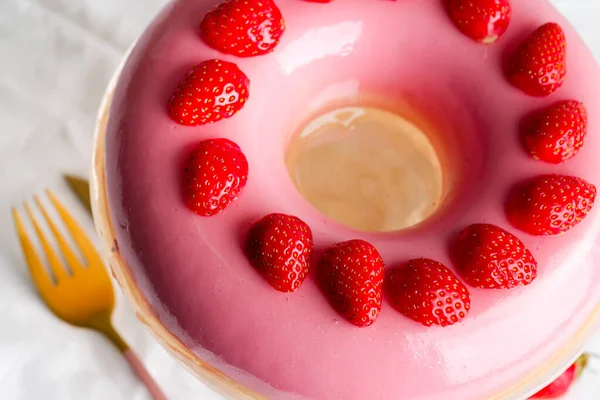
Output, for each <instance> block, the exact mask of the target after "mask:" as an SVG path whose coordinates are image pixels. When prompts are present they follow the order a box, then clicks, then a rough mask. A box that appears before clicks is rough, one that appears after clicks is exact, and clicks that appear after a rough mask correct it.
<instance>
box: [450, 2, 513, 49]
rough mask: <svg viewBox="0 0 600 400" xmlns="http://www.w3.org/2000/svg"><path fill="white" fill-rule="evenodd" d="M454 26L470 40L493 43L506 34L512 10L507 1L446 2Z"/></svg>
mask: <svg viewBox="0 0 600 400" xmlns="http://www.w3.org/2000/svg"><path fill="white" fill-rule="evenodd" d="M447 9H448V14H449V15H450V19H451V20H452V22H454V25H456V27H457V28H458V29H459V30H460V31H461V32H462V33H464V34H465V35H467V36H468V37H470V38H471V39H473V40H475V41H478V42H481V43H494V42H495V41H496V40H498V39H499V38H500V36H502V35H503V34H504V32H506V29H507V28H508V24H509V23H510V16H511V14H512V8H511V6H510V1H509V0H447Z"/></svg>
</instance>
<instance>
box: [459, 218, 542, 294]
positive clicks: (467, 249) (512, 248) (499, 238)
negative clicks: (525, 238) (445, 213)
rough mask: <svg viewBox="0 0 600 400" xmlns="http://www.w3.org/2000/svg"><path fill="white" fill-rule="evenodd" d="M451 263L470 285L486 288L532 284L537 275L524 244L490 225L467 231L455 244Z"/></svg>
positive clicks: (477, 226) (535, 263)
mask: <svg viewBox="0 0 600 400" xmlns="http://www.w3.org/2000/svg"><path fill="white" fill-rule="evenodd" d="M452 261H453V262H454V265H455V266H456V269H457V270H458V271H459V272H460V274H461V275H462V276H463V278H464V279H465V280H466V281H467V283H468V284H469V285H471V286H474V287H478V288H484V289H510V288H512V287H515V286H518V285H529V284H530V283H531V282H532V281H533V280H534V279H535V277H536V275H537V262H536V261H535V259H534V258H533V256H532V255H531V253H530V252H529V250H528V249H527V248H526V247H525V245H524V244H523V242H521V241H520V240H519V239H518V238H517V237H516V236H514V235H512V234H511V233H509V232H507V231H505V230H504V229H502V228H500V227H497V226H495V225H491V224H474V225H471V226H469V227H467V228H465V229H464V230H463V231H462V232H461V233H460V234H459V235H458V238H457V239H456V241H455V242H454V243H453V245H452Z"/></svg>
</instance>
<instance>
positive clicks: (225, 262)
mask: <svg viewBox="0 0 600 400" xmlns="http://www.w3.org/2000/svg"><path fill="white" fill-rule="evenodd" d="M215 3H216V1H213V0H206V1H198V0H180V1H178V2H176V3H173V5H171V6H168V7H167V8H166V9H165V11H164V12H163V13H162V15H161V16H160V17H159V18H158V19H157V20H156V21H155V22H154V23H153V25H152V26H151V27H150V28H149V30H148V31H147V32H146V33H145V34H144V35H143V37H142V38H141V39H140V41H139V42H138V45H137V46H136V48H135V49H134V51H133V53H132V54H131V57H130V59H129V62H128V63H127V65H126V66H125V69H124V71H123V73H122V75H121V80H120V83H119V85H118V87H117V90H116V92H115V97H114V102H113V105H112V109H111V115H110V120H109V126H108V131H107V139H106V140H107V141H106V145H107V149H106V162H107V169H106V173H107V184H108V195H109V202H110V208H111V212H112V216H113V219H114V221H113V222H114V226H115V228H116V235H117V240H118V248H119V251H120V253H121V254H122V256H123V258H124V259H125V260H126V261H127V263H128V265H129V267H130V269H131V271H132V273H133V275H134V276H135V278H136V280H137V283H138V285H139V287H140V289H141V290H142V291H143V292H144V293H145V295H146V297H147V299H148V301H149V302H150V303H151V305H152V306H153V307H154V309H155V311H156V312H157V313H158V315H159V316H160V318H161V320H162V321H163V323H164V324H165V325H166V326H167V327H169V329H170V330H171V331H172V332H174V333H175V334H176V335H178V336H179V337H180V338H181V339H182V340H183V341H184V342H185V343H186V344H187V345H188V346H189V347H190V348H191V349H192V350H194V352H195V353H196V354H198V355H199V356H200V357H201V358H202V359H204V360H205V361H207V362H209V363H211V364H213V365H214V366H215V367H217V368H220V369H221V370H222V371H223V372H225V373H227V374H228V375H230V376H231V377H232V378H234V379H236V380H238V381H239V382H240V383H242V384H244V385H246V386H248V387H250V388H251V389H253V390H255V391H257V392H259V393H261V394H263V395H266V396H269V397H270V398H275V399H288V398H297V397H298V395H300V396H302V397H305V398H314V399H345V400H346V399H348V400H352V399H365V398H378V399H397V398H410V399H432V400H433V399H471V398H473V399H480V398H485V397H488V396H492V395H494V394H497V393H498V392H502V391H503V390H504V389H506V387H509V386H512V385H515V384H517V383H519V382H520V381H521V379H522V378H523V376H525V375H526V374H527V373H529V372H531V371H533V370H534V369H535V367H536V366H538V365H539V364H541V363H544V362H546V361H547V360H548V358H549V357H550V356H551V355H552V354H554V353H556V352H557V351H558V350H559V349H560V348H561V347H562V346H563V345H564V344H565V342H566V341H567V339H568V338H570V337H571V336H572V335H573V334H574V333H575V331H577V329H578V328H579V327H580V326H581V324H582V323H583V322H584V321H585V319H586V318H587V316H588V315H589V314H590V312H591V311H592V309H593V308H594V306H595V305H596V304H597V302H598V300H599V299H600V293H598V291H597V290H596V286H595V284H594V282H597V281H598V279H600V267H599V266H598V264H597V263H594V262H593V261H594V259H596V260H597V256H598V254H597V249H596V246H597V243H598V236H599V232H600V215H598V212H597V209H595V210H593V211H592V212H591V214H590V215H589V217H588V218H587V219H586V220H585V221H584V222H583V223H582V224H580V225H579V226H577V227H576V228H574V229H573V230H572V231H570V232H569V233H568V234H566V235H563V236H560V237H556V238H536V237H532V236H528V235H525V234H520V233H519V232H516V231H515V230H514V229H512V228H509V225H508V222H507V221H506V218H505V216H504V214H503V212H502V202H503V200H504V198H505V195H506V193H507V191H508V189H509V187H510V186H511V185H512V184H514V183H515V182H517V181H518V180H520V179H522V178H525V177H529V176H532V175H535V174H538V173H549V172H557V173H566V174H574V175H578V176H580V177H582V178H584V179H587V180H588V181H590V182H592V183H594V184H596V185H598V184H600V159H599V158H598V157H597V152H598V150H599V149H600V137H599V136H598V135H597V131H598V129H599V128H600V125H599V123H598V122H597V121H598V120H597V119H596V118H595V117H594V116H595V115H598V113H599V112H600V76H599V74H598V72H599V71H598V68H597V66H596V64H595V63H594V61H593V59H592V57H591V55H590V54H589V53H588V51H587V49H586V48H585V46H584V45H583V43H582V42H581V41H580V40H579V38H578V37H577V36H576V33H575V32H574V31H573V29H572V28H571V26H570V25H569V24H568V23H567V22H566V21H564V19H563V18H561V17H560V16H559V15H558V14H557V12H556V11H555V10H554V9H553V8H552V7H551V6H550V5H549V4H548V3H546V1H545V0H521V1H519V2H513V3H514V4H513V7H514V14H513V21H512V25H511V27H510V28H509V30H508V32H507V34H506V36H505V37H503V39H501V40H500V41H499V42H498V43H496V44H495V45H493V46H491V47H490V46H482V45H478V44H475V43H473V42H472V41H470V40H469V39H468V38H465V37H464V36H462V35H461V34H460V33H459V32H458V31H457V30H456V29H455V28H454V26H453V25H452V24H451V23H450V22H449V20H448V19H447V17H446V16H445V14H444V12H443V9H442V8H441V6H440V3H439V2H438V1H437V0H426V1H398V2H386V1H375V0H374V1H372V2H367V1H365V0H343V1H342V0H339V1H334V2H332V3H329V4H316V3H308V2H302V1H296V0H279V1H278V4H279V6H280V8H281V10H282V12H283V15H284V18H285V19H286V22H287V30H286V33H285V34H284V36H283V38H282V41H281V43H280V45H279V47H278V48H277V49H276V50H275V52H274V53H272V54H270V55H268V56H263V57H258V58H253V59H247V60H239V59H235V58H234V57H228V56H223V55H221V54H219V53H217V52H215V51H213V50H211V49H209V48H207V47H206V46H205V45H204V44H203V43H202V42H201V41H200V40H199V38H198V34H197V26H198V24H199V22H200V21H201V19H202V16H203V14H204V13H205V12H206V11H207V10H208V9H210V8H211V7H212V6H213V5H214V4H215ZM548 21H557V22H560V23H561V25H562V26H563V28H564V29H565V31H566V35H567V41H568V46H569V50H568V51H569V53H568V63H567V66H568V70H569V72H568V75H567V79H566V82H565V85H564V87H563V88H562V89H561V90H559V91H558V92H557V93H556V94H555V95H553V96H551V97H550V98H548V99H543V100H540V99H534V98H530V97H527V96H525V95H523V94H522V93H521V92H519V91H518V90H516V89H514V88H513V87H511V86H510V85H509V84H508V83H507V82H506V80H505V79H504V77H503V75H502V69H501V62H502V60H503V59H504V58H505V56H506V54H507V53H508V52H510V50H511V49H512V48H514V46H515V44H516V43H517V42H518V40H519V39H520V38H522V37H524V36H525V35H526V34H527V33H529V32H530V31H532V30H533V29H534V28H535V27H537V26H538V25H540V24H542V23H544V22H548ZM432 27H434V28H432ZM390 32H393V33H394V34H393V35H392V34H390ZM215 57H222V58H224V59H226V60H229V61H235V62H236V63H237V64H238V65H239V67H240V68H241V69H242V70H243V71H244V72H245V73H246V74H247V75H248V76H249V78H250V80H251V85H250V100H249V102H248V103H247V105H246V106H245V108H244V109H243V110H242V111H241V112H239V113H238V114H237V115H236V116H234V117H233V118H231V119H229V120H227V121H222V122H221V123H219V124H215V125H210V126H203V127H197V128H188V127H182V126H178V125H176V124H175V123H173V122H172V121H171V120H170V119H169V117H168V115H167V113H166V104H167V102H168V99H169V96H170V95H171V92H172V91H173V90H174V89H175V88H176V86H177V84H178V83H179V81H180V80H181V79H182V77H183V75H184V74H185V72H187V70H189V69H190V68H191V67H192V66H193V65H195V64H197V63H199V62H201V61H203V60H205V59H208V58H215ZM363 94H366V95H369V96H371V98H373V97H375V98H377V100H369V101H370V102H376V103H377V105H379V106H382V105H384V106H386V107H389V108H390V109H394V110H395V109H396V108H398V109H400V108H402V109H403V106H400V105H398V102H400V103H409V104H410V105H411V106H415V107H417V108H418V109H419V110H420V111H422V112H424V113H426V114H427V115H428V116H429V120H430V121H431V122H432V123H434V124H435V125H436V127H437V128H438V131H440V132H450V133H451V134H448V135H447V136H443V137H440V138H439V140H440V143H443V145H444V147H445V148H446V149H449V150H448V152H449V153H450V154H454V156H452V157H450V158H451V162H449V163H448V164H447V165H451V166H452V168H453V171H455V173H456V175H457V176H459V177H460V179H459V180H460V182H461V185H458V187H459V189H460V190H458V191H457V192H456V193H455V194H454V196H451V198H450V199H449V200H448V205H447V207H446V208H445V209H442V211H441V212H440V214H439V215H438V216H437V217H436V218H435V219H434V220H433V221H432V222H431V223H429V224H425V225H422V226H420V227H417V228H414V229H411V230H410V231H406V232H403V233H397V234H389V233H388V234H365V233H360V232H356V231H352V230H350V229H348V228H345V227H342V226H340V225H338V224H336V223H334V222H332V221H331V220H328V219H326V218H324V217H323V216H321V215H320V214H319V213H318V212H316V211H315V210H314V209H313V208H312V207H311V206H309V205H308V204H307V202H306V201H304V200H303V199H302V197H301V196H300V194H299V193H298V192H297V191H296V190H295V188H294V185H293V183H292V182H291V181H290V179H289V177H288V174H287V171H286V168H285V163H284V149H285V145H286V143H287V141H288V139H289V135H290V134H292V132H294V130H295V129H296V128H297V127H298V126H299V125H301V124H302V123H303V122H304V121H305V120H306V119H307V118H309V117H310V116H311V115H312V114H314V113H317V112H319V111H320V110H321V109H322V108H323V107H326V106H328V105H329V104H331V103H344V102H345V103H349V104H351V103H353V102H360V101H363V99H364V98H365V96H363ZM367 97H368V96H367ZM567 98H575V99H577V100H581V101H583V102H584V103H585V104H586V106H587V108H588V110H589V114H590V120H589V124H590V125H589V135H588V138H587V142H586V145H585V146H584V148H583V150H582V151H581V152H580V153H579V154H578V155H577V157H575V158H574V159H573V160H571V161H569V162H568V163H566V164H563V165H559V166H551V165H547V164H543V163H540V162H536V161H534V160H532V159H530V158H529V157H527V155H526V153H525V152H523V151H522V150H521V148H520V147H519V141H518V136H517V129H518V125H519V122H520V120H521V119H522V118H523V117H524V116H525V115H526V114H528V113H529V112H531V111H533V110H535V109H538V108H540V107H542V106H544V105H547V104H550V103H551V102H554V101H557V100H562V99H567ZM275 109H276V110H277V112H274V110H275ZM208 137H227V138H229V139H232V140H235V141H236V142H237V143H238V144H239V145H240V147H241V148H242V149H243V150H244V152H245V154H246V156H247V158H248V161H249V164H250V178H249V181H248V185H247V187H246V189H245V191H244V193H243V194H242V195H241V196H240V198H239V200H238V201H237V202H236V203H235V204H234V205H232V206H231V207H230V208H229V209H228V210H227V211H226V212H224V213H222V214H221V215H219V216H216V217H214V218H200V217H197V216H195V215H194V214H192V213H191V212H190V211H188V210H187V209H186V208H185V206H184V204H183V202H182V199H181V196H180V193H181V188H180V174H179V171H180V167H181V162H182V160H183V158H184V157H185V153H186V152H187V150H188V149H189V147H190V146H192V145H193V144H195V143H197V142H198V141H200V140H202V139H205V138H208ZM459 148H460V151H458V150H457V149H459ZM270 212H284V213H290V214H295V215H297V216H299V217H301V218H302V219H304V220H305V221H306V222H307V223H308V224H309V225H310V226H311V228H312V230H313V233H314V238H315V244H316V249H317V251H316V253H317V255H318V254H320V251H321V250H322V249H323V248H324V247H326V246H328V245H330V244H331V243H333V242H335V241H341V240H347V239H351V238H355V237H359V238H362V239H366V240H369V241H370V242H371V243H373V244H374V245H375V246H376V247H377V248H378V249H379V251H380V252H381V254H382V256H383V258H384V260H385V262H386V263H387V265H388V266H393V265H395V264H397V263H399V262H401V261H404V260H407V259H409V258H413V257H421V256H425V257H429V258H434V259H437V260H438V261H441V262H443V263H445V264H447V265H450V263H449V259H448V254H447V251H446V248H447V244H448V240H449V239H450V238H451V237H452V236H453V235H454V234H455V233H456V232H457V231H458V230H460V229H461V228H463V227H464V226H466V225H468V224H471V223H474V222H490V223H495V224H498V225H499V226H502V227H505V228H508V229H510V230H511V231H512V232H515V233H517V234H518V235H519V236H520V238H521V239H522V240H523V242H525V244H526V245H528V246H529V248H530V249H531V251H532V252H533V253H534V255H535V257H536V258H537V260H538V263H539V265H540V268H539V276H538V278H537V280H536V281H535V282H534V283H533V284H532V285H530V286H529V287H526V288H519V289H514V290H511V291H486V290H477V289H472V309H471V313H470V315H469V317H468V318H467V319H465V321H463V322H462V323H461V324H458V325H455V326H452V327H449V328H426V327H424V326H421V325H418V324H416V323H414V322H413V321H411V320H409V319H407V318H405V317H403V316H402V315H400V314H398V313H397V312H395V311H394V310H393V309H392V308H391V307H390V306H389V304H387V302H384V306H383V310H382V313H381V316H380V318H379V320H378V321H377V322H376V323H375V324H374V325H373V326H372V327H370V328H367V329H359V328H356V327H354V326H352V325H350V324H349V323H347V322H346V321H344V320H343V319H342V318H341V317H339V316H338V315H337V314H335V312H334V311H333V310H332V309H331V307H330V306H329V305H328V303H327V301H326V300H325V298H324V297H323V296H322V294H321V293H320V292H319V290H318V289H317V286H316V284H315V281H314V276H311V277H309V278H308V279H307V281H306V282H305V283H304V285H303V286H302V287H301V288H300V289H299V290H298V292H296V293H294V294H289V295H288V294H281V293H278V292H276V291H274V290H273V289H272V288H271V287H270V286H269V285H268V284H267V283H266V282H265V281H264V279H262V278H261V277H260V276H259V275H258V274H257V273H256V272H255V271H254V270H253V269H252V268H251V267H250V266H249V265H248V263H247V261H246V260H245V258H244V256H243V254H242V251H241V247H240V243H241V240H242V237H243V235H244V233H245V231H246V230H247V229H248V227H249V226H250V224H251V223H252V222H253V221H255V220H256V219H258V218H260V217H261V216H263V215H265V214H267V213H270Z"/></svg>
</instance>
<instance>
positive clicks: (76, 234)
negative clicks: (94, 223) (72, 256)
mask: <svg viewBox="0 0 600 400" xmlns="http://www.w3.org/2000/svg"><path fill="white" fill-rule="evenodd" d="M47 193H48V197H50V200H51V201H52V204H54V207H55V208H56V210H57V211H58V214H59V215H60V217H61V218H62V219H63V221H64V223H65V225H66V227H67V229H68V230H69V232H71V236H72V237H73V240H74V241H75V243H77V246H79V249H80V250H81V253H82V255H83V257H84V258H85V259H86V261H87V262H88V267H92V266H93V264H94V263H93V262H91V261H92V260H100V255H99V254H98V253H97V252H96V250H95V249H94V246H93V245H92V243H91V242H90V241H89V239H88V237H87V235H86V233H85V232H84V230H83V229H82V228H81V227H80V226H79V224H78V223H77V222H76V221H75V219H74V218H73V217H72V216H71V214H69V212H68V211H67V209H66V208H65V207H64V206H63V205H62V204H61V203H60V202H59V201H58V199H57V198H56V196H54V194H52V192H51V191H50V190H48V192H47Z"/></svg>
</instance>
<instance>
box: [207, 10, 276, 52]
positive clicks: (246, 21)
mask: <svg viewBox="0 0 600 400" xmlns="http://www.w3.org/2000/svg"><path fill="white" fill-rule="evenodd" d="M284 30H285V24H284V22H283V17H282V16H281V11H279V8H277V5H276V4H275V3H274V2H273V0H226V1H225V2H223V3H221V4H219V5H218V6H217V7H216V8H215V9H214V10H212V11H210V12H209V13H208V14H206V15H205V16H204V19H203V20H202V23H201V25H200V35H201V37H202V39H203V40H204V41H205V42H206V44H208V45H209V46H210V47H212V48H213V49H215V50H218V51H220V52H222V53H226V54H233V55H234V56H238V57H252V56H258V55H262V54H266V53H268V52H270V51H272V50H273V49H274V48H275V46H277V43H279V39H280V37H281V35H282V34H283V31H284Z"/></svg>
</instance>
